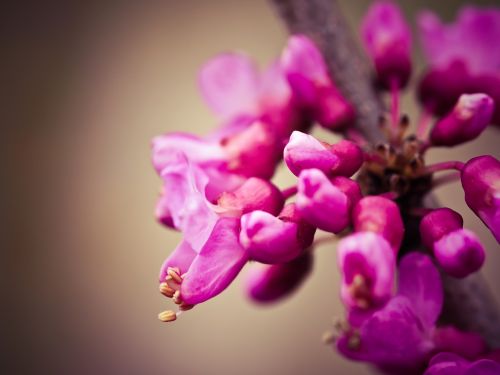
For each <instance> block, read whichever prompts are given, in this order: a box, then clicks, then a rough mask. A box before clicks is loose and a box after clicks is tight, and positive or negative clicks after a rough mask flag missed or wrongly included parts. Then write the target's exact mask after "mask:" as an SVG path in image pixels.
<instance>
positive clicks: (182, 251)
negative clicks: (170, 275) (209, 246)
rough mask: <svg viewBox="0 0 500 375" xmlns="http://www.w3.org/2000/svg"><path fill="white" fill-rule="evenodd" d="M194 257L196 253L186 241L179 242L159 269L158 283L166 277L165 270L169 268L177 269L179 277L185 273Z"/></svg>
mask: <svg viewBox="0 0 500 375" xmlns="http://www.w3.org/2000/svg"><path fill="white" fill-rule="evenodd" d="M196 255H197V253H196V251H194V250H193V248H192V247H191V246H189V244H188V243H187V242H186V241H181V243H180V244H179V245H177V247H176V248H175V249H174V251H172V253H171V254H170V255H169V256H168V258H167V259H165V262H163V265H162V266H161V269H160V282H163V281H164V280H165V278H166V277H167V270H168V269H169V268H179V270H180V274H181V275H182V274H184V273H186V272H187V271H188V269H189V267H190V266H191V263H193V260H194V258H195V257H196Z"/></svg>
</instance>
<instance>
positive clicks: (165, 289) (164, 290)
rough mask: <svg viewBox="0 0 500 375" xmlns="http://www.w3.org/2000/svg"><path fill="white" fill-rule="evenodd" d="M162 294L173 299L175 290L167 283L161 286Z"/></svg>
mask: <svg viewBox="0 0 500 375" xmlns="http://www.w3.org/2000/svg"><path fill="white" fill-rule="evenodd" d="M160 293H161V294H163V295H164V296H166V297H168V298H172V297H173V296H174V293H175V290H174V289H172V288H171V287H169V286H168V284H167V283H165V282H163V283H161V284H160Z"/></svg>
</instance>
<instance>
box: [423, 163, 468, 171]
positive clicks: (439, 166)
mask: <svg viewBox="0 0 500 375" xmlns="http://www.w3.org/2000/svg"><path fill="white" fill-rule="evenodd" d="M463 166H464V163H462V162H461V161H444V162H442V163H436V164H432V165H429V166H427V167H426V168H425V173H435V172H440V171H447V170H450V169H456V170H457V171H461V170H462V168H463Z"/></svg>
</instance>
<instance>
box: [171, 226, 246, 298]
mask: <svg viewBox="0 0 500 375" xmlns="http://www.w3.org/2000/svg"><path fill="white" fill-rule="evenodd" d="M238 231H239V219H237V218H220V219H219V220H218V221H217V224H216V225H215V227H214V229H213V231H212V233H211V235H210V237H209V238H208V240H207V242H206V243H205V245H204V246H203V248H202V249H201V251H200V252H199V254H198V255H197V256H196V258H195V259H194V260H193V263H192V264H191V267H190V268H189V270H188V272H187V273H186V274H185V275H184V278H183V280H182V284H181V297H182V300H183V301H184V302H185V303H187V304H191V305H194V304H197V303H201V302H204V301H206V300H208V299H210V298H212V297H215V296H216V295H218V294H219V293H221V292H222V291H223V290H224V289H226V288H227V287H228V286H229V284H231V282H232V281H233V280H234V279H235V278H236V276H237V275H238V273H239V272H240V271H241V269H242V268H243V266H244V265H245V263H246V261H247V260H248V254H247V252H246V251H245V250H244V249H243V248H242V247H241V246H240V244H239V242H238Z"/></svg>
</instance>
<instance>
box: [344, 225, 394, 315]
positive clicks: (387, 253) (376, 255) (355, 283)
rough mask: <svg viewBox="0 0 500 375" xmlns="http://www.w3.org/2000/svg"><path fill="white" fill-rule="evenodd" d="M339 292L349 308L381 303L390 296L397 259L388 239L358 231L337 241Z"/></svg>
mask: <svg viewBox="0 0 500 375" xmlns="http://www.w3.org/2000/svg"><path fill="white" fill-rule="evenodd" d="M337 256H338V264H339V269H340V272H341V274H342V283H341V289H340V295H341V297H342V301H343V302H344V304H345V305H346V306H347V307H348V308H360V309H368V308H373V307H377V306H381V305H383V304H384V303H385V302H386V301H387V300H388V299H389V298H390V297H391V295H392V289H393V283H394V270H395V268H396V261H395V256H394V251H393V250H392V248H391V245H390V244H389V242H387V241H386V240H385V239H384V238H383V237H382V236H380V235H378V234H376V233H372V232H358V233H355V234H352V235H350V236H348V237H346V238H344V239H343V240H342V241H340V243H339V246H338V249H337Z"/></svg>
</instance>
